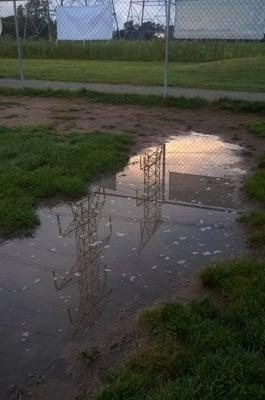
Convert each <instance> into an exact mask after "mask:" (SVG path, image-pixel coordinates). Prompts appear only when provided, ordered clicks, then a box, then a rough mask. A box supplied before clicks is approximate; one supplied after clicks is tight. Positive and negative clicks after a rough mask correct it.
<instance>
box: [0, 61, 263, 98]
mask: <svg viewBox="0 0 265 400" xmlns="http://www.w3.org/2000/svg"><path fill="white" fill-rule="evenodd" d="M264 65H265V57H252V58H244V59H229V60H222V61H211V62H204V63H196V64H194V63H193V64H184V63H175V62H172V63H170V64H169V84H170V85H172V86H182V87H195V88H210V89H227V90H247V91H248V90H249V91H265V77H264V73H263V72H264ZM24 70H25V77H26V78H27V79H40V80H55V81H56V80H57V81H72V82H94V83H110V84H132V85H162V84H163V75H164V64H163V62H156V61H149V62H144V61H138V62H134V61H96V60H76V59H73V60H65V59H64V60H62V59H26V60H24ZM0 77H2V78H10V77H16V78H17V77H18V63H17V60H16V59H8V58H2V59H1V61H0Z"/></svg>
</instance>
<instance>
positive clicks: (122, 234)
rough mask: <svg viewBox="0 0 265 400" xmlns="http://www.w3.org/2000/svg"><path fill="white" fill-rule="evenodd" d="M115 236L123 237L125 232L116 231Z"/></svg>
mask: <svg viewBox="0 0 265 400" xmlns="http://www.w3.org/2000/svg"><path fill="white" fill-rule="evenodd" d="M117 236H118V237H124V236H125V233H122V232H117Z"/></svg>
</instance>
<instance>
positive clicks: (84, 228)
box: [55, 188, 112, 337]
mask: <svg viewBox="0 0 265 400" xmlns="http://www.w3.org/2000/svg"><path fill="white" fill-rule="evenodd" d="M104 203H105V195H104V189H103V193H102V192H101V193H100V188H99V190H97V191H92V190H91V191H90V192H89V195H88V197H87V199H86V200H85V201H82V202H79V203H78V204H77V205H74V206H73V207H72V213H73V217H74V218H73V221H72V222H71V224H70V225H69V226H68V228H67V229H66V230H65V232H64V236H71V235H73V234H74V235H75V239H76V250H77V260H76V262H75V264H74V265H73V266H72V267H71V269H70V271H69V272H68V273H67V274H66V275H65V276H64V278H63V279H62V280H61V282H60V283H58V281H55V282H56V290H57V291H59V290H62V289H64V288H65V287H66V286H68V285H69V284H70V283H71V282H72V281H74V280H75V279H78V285H79V296H80V306H79V311H78V313H77V315H78V317H77V320H76V319H75V317H74V316H73V315H72V314H71V313H70V319H71V322H72V323H73V324H74V325H75V326H76V329H75V334H76V335H78V336H79V337H81V336H84V334H85V332H86V330H87V329H88V328H90V327H91V326H92V325H93V324H94V323H95V321H97V320H98V318H99V317H100V315H101V314H102V312H103V310H104V308H105V304H106V302H107V299H108V295H109V293H110V290H108V289H107V281H106V272H105V271H104V267H105V266H104V262H103V254H104V249H105V246H106V244H107V243H108V242H109V240H110V237H111V235H112V227H111V220H110V221H109V223H108V226H109V233H108V235H107V236H106V237H105V238H103V239H102V240H98V227H99V222H100V219H101V214H102V209H103V206H104ZM69 312H70V311H69Z"/></svg>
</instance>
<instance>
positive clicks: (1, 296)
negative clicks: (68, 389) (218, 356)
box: [0, 133, 245, 400]
mask: <svg viewBox="0 0 265 400" xmlns="http://www.w3.org/2000/svg"><path fill="white" fill-rule="evenodd" d="M243 174H244V170H243V168H242V159H241V148H240V147H239V146H237V145H234V144H231V143H225V142H223V141H221V140H220V139H219V138H218V137H216V136H208V135H201V134H196V133H193V134H188V135H184V136H180V137H175V138H172V139H171V140H169V141H168V142H167V143H165V144H163V145H158V146H154V147H151V148H148V149H145V150H144V151H143V152H141V153H140V154H138V155H136V156H133V157H132V158H131V159H130V161H129V163H128V165H127V166H126V167H125V168H124V170H123V171H121V172H120V173H118V174H115V175H114V174H110V175H109V176H107V177H104V178H103V179H101V180H100V181H99V182H97V183H96V184H93V185H91V186H90V188H89V190H88V193H87V196H86V197H85V198H84V199H82V200H81V201H78V202H76V203H72V204H62V205H58V206H56V207H53V208H51V209H41V210H40V212H39V215H40V220H41V226H40V228H39V229H38V231H37V232H36V234H35V236H34V237H32V238H26V239H23V240H14V241H8V242H6V243H3V244H2V245H1V246H0V267H1V268H0V316H1V318H0V343H1V344H0V359H1V360H0V361H1V362H0V373H1V376H0V398H1V400H2V399H5V398H6V390H5V389H6V386H8V385H9V384H12V383H14V382H17V381H19V382H20V381H21V379H22V378H23V379H26V378H27V376H28V374H29V373H30V372H32V370H33V371H40V370H41V371H42V370H43V369H44V368H45V367H44V366H47V365H52V367H53V368H52V369H50V370H49V371H50V374H51V375H52V376H54V377H55V378H56V379H59V378H58V375H59V376H61V375H60V373H61V371H62V366H61V365H60V363H59V360H61V358H63V357H64V356H63V355H64V353H65V348H66V347H67V346H68V345H69V344H71V343H73V341H74V342H75V343H79V342H83V341H86V340H87V338H90V340H93V338H95V337H97V335H98V334H100V333H102V332H104V331H105V329H106V327H108V326H109V325H110V324H111V323H112V322H113V320H115V319H116V318H117V315H119V313H120V312H121V311H122V310H124V308H126V307H130V308H133V309H138V308H140V307H142V306H145V305H148V304H150V303H152V302H153V301H155V300H157V299H159V298H161V297H164V296H166V295H168V294H169V293H171V292H172V286H173V287H174V288H176V287H177V286H178V285H180V284H181V282H183V280H185V279H188V278H189V277H190V276H191V274H192V273H193V272H195V271H197V270H199V269H200V268H201V266H203V265H204V264H205V263H208V262H210V261H212V260H218V259H220V258H229V257H233V256H235V255H238V254H241V253H242V252H244V251H245V238H244V235H243V234H242V230H241V227H240V226H239V225H237V223H236V219H237V213H236V211H235V210H236V209H237V208H238V207H239V208H240V202H239V201H238V196H237V193H238V191H237V187H238V183H239V182H240V179H241V177H242V175H243ZM57 364H58V368H57V369H56V365H57ZM58 371H59V372H58ZM46 373H47V371H45V374H46ZM60 379H65V378H60Z"/></svg>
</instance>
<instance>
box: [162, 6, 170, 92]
mask: <svg viewBox="0 0 265 400" xmlns="http://www.w3.org/2000/svg"><path fill="white" fill-rule="evenodd" d="M170 11H171V0H167V1H166V37H165V65H164V93H163V98H164V99H166V97H167V87H168V56H169V39H170Z"/></svg>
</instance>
